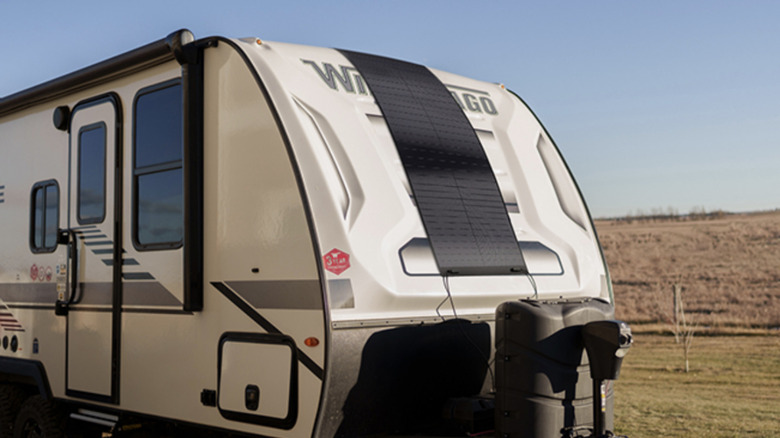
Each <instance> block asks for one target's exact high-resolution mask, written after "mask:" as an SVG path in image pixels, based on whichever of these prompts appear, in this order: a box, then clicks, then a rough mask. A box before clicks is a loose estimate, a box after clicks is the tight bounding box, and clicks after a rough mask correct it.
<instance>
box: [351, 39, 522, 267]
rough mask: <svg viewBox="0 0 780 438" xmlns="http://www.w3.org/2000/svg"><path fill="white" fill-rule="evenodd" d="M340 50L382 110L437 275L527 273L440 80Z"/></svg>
mask: <svg viewBox="0 0 780 438" xmlns="http://www.w3.org/2000/svg"><path fill="white" fill-rule="evenodd" d="M341 53H343V54H344V56H346V57H347V59H349V61H350V62H351V63H352V65H354V66H355V68H356V69H357V70H358V72H360V75H361V76H362V77H363V79H364V80H365V82H366V83H367V84H368V87H369V89H370V90H371V93H372V94H373V96H374V99H375V100H376V102H377V104H378V105H379V108H380V109H381V110H382V114H383V115H384V117H385V121H386V123H387V126H388V128H389V129H390V134H391V135H392V137H393V140H394V141H395V145H396V148H397V149H398V154H399V155H400V157H401V162H402V163H403V166H404V169H405V171H406V175H407V177H408V179H409V184H410V185H411V188H412V194H413V195H414V198H415V201H416V203H417V208H418V210H419V212H420V216H421V218H422V222H423V226H424V227H425V231H426V232H427V234H428V239H429V240H430V242H431V248H432V249H433V254H434V257H435V258H436V263H437V265H438V267H439V272H440V273H441V274H442V275H509V274H525V273H527V269H526V266H525V261H524V260H523V255H522V253H521V252H520V247H519V245H518V243H517V239H516V238H515V233H514V230H513V229H512V225H511V224H510V222H509V216H508V215H507V212H506V207H505V205H504V200H503V198H502V197H501V192H500V191H499V188H498V184H497V183H496V178H495V176H494V175H493V170H492V169H491V167H490V163H489V162H488V159H487V156H486V155H485V151H484V149H483V148H482V145H481V144H480V142H479V139H478V138H477V135H476V133H475V132H474V129H473V128H472V127H471V124H470V123H469V121H468V119H467V118H466V115H465V114H464V113H463V110H462V109H461V108H460V106H459V105H458V103H457V102H456V101H455V99H453V97H452V95H451V94H450V92H449V91H448V90H447V88H446V87H445V86H444V84H442V83H441V81H439V79H438V78H436V76H434V75H433V73H431V71H430V70H428V69H427V68H425V67H424V66H421V65H418V64H411V63H408V62H404V61H398V60H395V59H390V58H384V57H380V56H374V55H367V54H363V53H356V52H350V51H344V50H342V51H341Z"/></svg>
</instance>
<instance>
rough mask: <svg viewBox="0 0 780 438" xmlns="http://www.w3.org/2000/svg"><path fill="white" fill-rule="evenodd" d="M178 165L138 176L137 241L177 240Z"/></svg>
mask: <svg viewBox="0 0 780 438" xmlns="http://www.w3.org/2000/svg"><path fill="white" fill-rule="evenodd" d="M181 181H182V170H181V168H179V169H175V170H169V171H165V172H157V173H151V174H147V175H142V176H139V177H138V243H140V244H142V245H149V244H153V243H160V242H180V241H181V240H182V236H183V233H184V219H183V205H182V183H181Z"/></svg>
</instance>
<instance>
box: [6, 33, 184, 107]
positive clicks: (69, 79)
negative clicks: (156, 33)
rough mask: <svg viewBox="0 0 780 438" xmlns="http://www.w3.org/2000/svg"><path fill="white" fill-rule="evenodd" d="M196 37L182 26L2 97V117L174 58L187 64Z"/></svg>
mask: <svg viewBox="0 0 780 438" xmlns="http://www.w3.org/2000/svg"><path fill="white" fill-rule="evenodd" d="M194 40H195V37H194V35H193V34H192V32H190V31H189V30H188V29H179V30H177V31H175V32H173V33H171V34H169V35H168V36H166V37H165V38H163V39H161V40H158V41H155V42H152V43H149V44H147V45H145V46H141V47H139V48H137V49H134V50H131V51H129V52H125V53H122V54H120V55H117V56H114V57H113V58H109V59H106V60H105V61H101V62H98V63H97V64H93V65H91V66H88V67H84V68H82V69H80V70H76V71H74V72H72V73H69V74H66V75H64V76H60V77H58V78H55V79H52V80H50V81H47V82H44V83H42V84H40V85H36V86H33V87H30V88H28V89H26V90H22V91H19V92H18V93H14V94H11V95H10V96H6V97H3V98H0V117H3V116H5V115H8V114H11V113H13V112H16V111H21V110H23V109H27V108H30V107H32V106H35V105H38V104H41V103H44V102H47V101H50V100H54V99H57V98H60V97H63V96H66V95H68V94H71V93H75V92H78V91H81V90H84V89H87V88H91V87H94V86H96V85H99V84H102V83H105V82H108V81H111V80H114V79H117V78H120V77H122V76H126V75H129V74H131V73H134V72H137V71H140V70H143V69H147V68H149V67H154V66H156V65H159V64H162V63H164V62H167V61H170V60H173V59H176V60H177V61H179V63H183V61H184V57H183V55H182V47H183V46H186V45H187V44H189V43H191V42H193V41H194Z"/></svg>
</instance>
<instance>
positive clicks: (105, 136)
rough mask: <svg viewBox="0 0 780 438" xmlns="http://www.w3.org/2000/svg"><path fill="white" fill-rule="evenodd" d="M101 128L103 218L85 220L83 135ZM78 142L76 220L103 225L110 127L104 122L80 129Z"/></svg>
mask: <svg viewBox="0 0 780 438" xmlns="http://www.w3.org/2000/svg"><path fill="white" fill-rule="evenodd" d="M99 128H102V129H103V201H102V206H103V214H102V215H101V216H96V217H90V218H86V219H83V218H82V217H81V175H82V173H81V171H82V169H81V155H82V154H81V152H82V151H81V135H82V134H83V133H84V132H87V131H93V130H95V129H99ZM76 141H77V144H76V150H77V151H78V158H77V160H78V163H77V164H76V165H77V166H78V169H76V172H77V173H76V220H77V221H78V223H79V225H90V224H102V223H103V221H105V220H106V197H107V191H108V187H107V185H106V177H107V175H108V163H106V160H107V157H108V125H106V122H103V121H100V122H95V123H90V124H89V125H84V126H82V127H81V128H80V129H79V132H78V134H77V136H76Z"/></svg>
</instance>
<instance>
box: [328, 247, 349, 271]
mask: <svg viewBox="0 0 780 438" xmlns="http://www.w3.org/2000/svg"><path fill="white" fill-rule="evenodd" d="M322 261H323V262H324V264H325V269H327V270H328V271H330V272H332V273H334V274H336V275H339V274H341V273H342V272H344V271H346V270H347V269H348V268H349V254H347V253H345V252H342V251H341V250H338V249H336V248H333V249H332V250H330V252H329V253H327V254H325V255H324V256H322Z"/></svg>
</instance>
